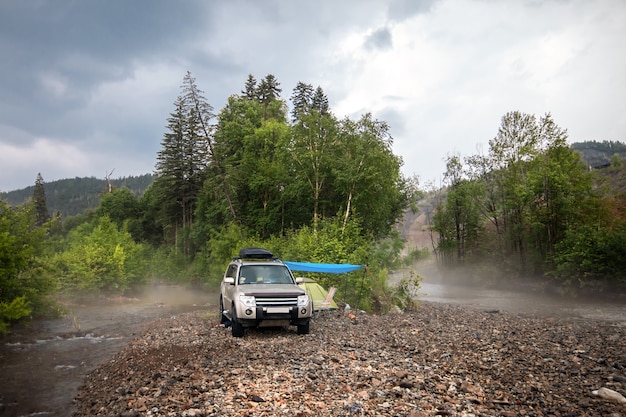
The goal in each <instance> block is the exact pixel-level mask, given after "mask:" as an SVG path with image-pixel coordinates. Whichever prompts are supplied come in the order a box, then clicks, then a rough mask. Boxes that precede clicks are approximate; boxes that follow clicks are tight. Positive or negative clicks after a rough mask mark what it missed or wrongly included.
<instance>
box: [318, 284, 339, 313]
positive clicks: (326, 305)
mask: <svg viewBox="0 0 626 417" xmlns="http://www.w3.org/2000/svg"><path fill="white" fill-rule="evenodd" d="M336 292H337V288H335V287H330V288H329V289H328V294H327V295H326V299H325V300H324V302H323V303H322V305H321V306H320V310H328V309H329V308H330V303H331V302H332V301H333V297H334V296H335V293H336Z"/></svg>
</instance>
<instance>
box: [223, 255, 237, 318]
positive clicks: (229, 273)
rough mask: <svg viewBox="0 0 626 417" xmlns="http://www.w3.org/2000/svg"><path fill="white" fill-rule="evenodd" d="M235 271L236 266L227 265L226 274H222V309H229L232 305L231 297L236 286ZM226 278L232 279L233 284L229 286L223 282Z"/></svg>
mask: <svg viewBox="0 0 626 417" xmlns="http://www.w3.org/2000/svg"><path fill="white" fill-rule="evenodd" d="M237 270H238V266H237V265H235V264H232V265H229V266H228V269H227V270H226V273H225V274H224V279H222V288H221V293H222V299H223V302H224V308H226V309H230V306H231V305H232V303H233V297H234V294H235V288H236V286H237V284H236V283H237ZM226 278H232V279H233V280H234V282H235V284H229V283H226V282H225V279H226Z"/></svg>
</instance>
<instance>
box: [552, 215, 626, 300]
mask: <svg viewBox="0 0 626 417" xmlns="http://www.w3.org/2000/svg"><path fill="white" fill-rule="evenodd" d="M553 261H554V262H555V265H556V269H555V271H553V272H552V273H551V274H550V275H552V276H554V277H555V278H556V279H557V280H558V281H559V282H560V283H562V284H564V285H566V286H573V287H574V288H583V287H594V288H597V289H608V288H612V289H613V290H616V289H621V290H622V291H624V290H626V270H625V269H624V266H625V265H626V222H625V221H620V222H619V223H618V224H616V225H613V227H607V226H606V225H603V226H601V225H597V224H596V225H593V224H580V225H578V226H577V227H576V228H572V229H570V230H568V231H567V233H566V236H565V238H564V239H563V240H562V241H561V242H559V243H558V245H557V251H556V253H555V255H554V257H553Z"/></svg>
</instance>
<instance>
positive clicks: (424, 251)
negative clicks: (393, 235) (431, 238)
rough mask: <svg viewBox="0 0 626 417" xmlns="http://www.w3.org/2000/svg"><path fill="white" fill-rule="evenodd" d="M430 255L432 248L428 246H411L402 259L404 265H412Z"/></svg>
mask: <svg viewBox="0 0 626 417" xmlns="http://www.w3.org/2000/svg"><path fill="white" fill-rule="evenodd" d="M429 257H430V250H428V248H410V249H409V251H408V253H407V254H406V256H405V257H404V258H403V259H402V266H411V265H413V264H414V263H416V262H419V261H423V260H425V259H428V258H429Z"/></svg>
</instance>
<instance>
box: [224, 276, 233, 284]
mask: <svg viewBox="0 0 626 417" xmlns="http://www.w3.org/2000/svg"><path fill="white" fill-rule="evenodd" d="M224 284H230V285H235V278H233V277H226V278H224Z"/></svg>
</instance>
